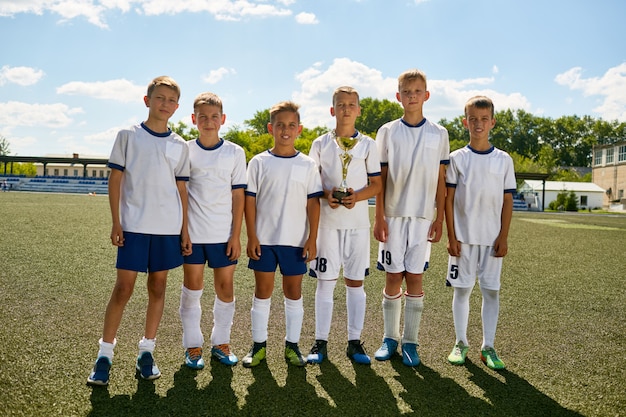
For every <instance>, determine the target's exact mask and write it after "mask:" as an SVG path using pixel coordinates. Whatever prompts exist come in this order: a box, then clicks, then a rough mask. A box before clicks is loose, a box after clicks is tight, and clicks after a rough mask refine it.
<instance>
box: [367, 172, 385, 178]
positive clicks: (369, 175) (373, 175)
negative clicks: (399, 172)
mask: <svg viewBox="0 0 626 417" xmlns="http://www.w3.org/2000/svg"><path fill="white" fill-rule="evenodd" d="M381 175H382V173H381V172H372V173H371V174H367V176H368V177H380V176H381Z"/></svg>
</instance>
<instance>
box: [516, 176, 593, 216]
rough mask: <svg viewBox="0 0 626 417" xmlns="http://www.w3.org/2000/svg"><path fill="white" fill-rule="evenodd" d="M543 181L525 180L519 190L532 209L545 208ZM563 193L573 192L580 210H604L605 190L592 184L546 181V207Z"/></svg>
mask: <svg viewBox="0 0 626 417" xmlns="http://www.w3.org/2000/svg"><path fill="white" fill-rule="evenodd" d="M543 187H544V185H543V181H537V180H524V182H523V183H522V186H521V187H520V189H519V192H520V194H522V195H523V196H524V200H525V201H526V203H528V204H530V208H531V209H541V207H543V205H542V202H541V196H542V192H543ZM563 191H566V192H568V193H569V192H570V191H573V192H574V194H576V198H577V199H578V208H581V209H587V208H591V209H595V208H602V202H603V199H604V198H605V190H604V189H603V188H601V187H600V186H598V185H596V184H594V183H592V182H567V181H546V182H545V199H546V200H545V207H548V205H549V204H550V203H551V202H552V201H554V200H556V198H557V195H558V194H560V193H562V192H563Z"/></svg>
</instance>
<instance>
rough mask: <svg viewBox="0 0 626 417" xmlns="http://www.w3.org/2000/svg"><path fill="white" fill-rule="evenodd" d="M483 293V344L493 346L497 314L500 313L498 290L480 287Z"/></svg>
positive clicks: (483, 346)
mask: <svg viewBox="0 0 626 417" xmlns="http://www.w3.org/2000/svg"><path fill="white" fill-rule="evenodd" d="M480 292H481V293H482V295H483V306H482V313H481V315H482V319H483V345H482V349H484V348H485V347H487V346H490V347H494V342H495V339H496V328H497V327H498V315H499V314H500V291H496V290H486V289H483V288H481V289H480Z"/></svg>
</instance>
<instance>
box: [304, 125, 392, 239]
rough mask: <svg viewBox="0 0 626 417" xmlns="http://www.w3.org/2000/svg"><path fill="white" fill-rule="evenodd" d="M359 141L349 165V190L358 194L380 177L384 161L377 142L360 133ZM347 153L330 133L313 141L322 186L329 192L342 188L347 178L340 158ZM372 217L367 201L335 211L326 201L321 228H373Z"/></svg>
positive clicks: (310, 153)
mask: <svg viewBox="0 0 626 417" xmlns="http://www.w3.org/2000/svg"><path fill="white" fill-rule="evenodd" d="M357 137H358V139H359V142H358V143H357V144H356V146H355V147H354V148H352V149H351V150H350V151H349V153H350V155H351V156H352V160H351V161H350V163H349V164H348V176H347V179H346V182H347V183H348V187H350V188H353V189H354V190H356V191H358V190H360V189H362V188H364V187H366V186H367V183H368V182H367V179H368V177H371V176H377V175H378V176H379V175H380V161H379V157H378V151H377V150H376V142H374V140H373V139H372V138H370V137H368V136H365V135H362V134H361V133H357ZM342 153H343V151H342V150H341V148H339V145H337V142H336V140H335V137H334V135H333V134H332V133H331V132H329V133H326V134H324V135H322V136H320V137H318V138H317V139H315V140H314V141H313V143H312V144H311V151H310V152H309V156H310V157H311V158H313V160H314V161H315V163H316V164H317V166H318V167H319V169H320V173H321V176H322V185H323V187H324V189H325V190H331V189H332V188H333V187H339V185H341V181H342V179H343V173H342V165H341V160H340V159H339V155H340V154H342ZM369 226H370V216H369V208H368V204H367V200H363V201H359V202H357V203H356V204H355V206H354V207H353V208H351V209H347V208H346V207H344V206H339V207H337V208H336V209H333V208H331V207H330V206H329V205H328V203H327V202H326V201H324V202H322V209H321V212H320V228H324V229H361V228H369Z"/></svg>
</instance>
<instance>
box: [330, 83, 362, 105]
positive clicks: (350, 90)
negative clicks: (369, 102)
mask: <svg viewBox="0 0 626 417" xmlns="http://www.w3.org/2000/svg"><path fill="white" fill-rule="evenodd" d="M341 93H346V94H354V95H356V102H357V104H358V102H359V92H358V91H356V89H355V88H353V87H350V86H347V85H344V86H342V87H337V88H336V89H335V92H334V93H333V106H334V105H335V103H336V101H337V96H338V95H339V94H341Z"/></svg>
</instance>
